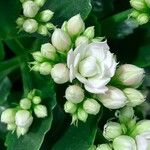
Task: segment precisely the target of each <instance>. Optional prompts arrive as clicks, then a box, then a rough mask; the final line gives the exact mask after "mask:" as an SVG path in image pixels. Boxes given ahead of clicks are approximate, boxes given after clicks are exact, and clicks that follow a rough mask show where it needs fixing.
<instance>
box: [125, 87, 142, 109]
mask: <svg viewBox="0 0 150 150" xmlns="http://www.w3.org/2000/svg"><path fill="white" fill-rule="evenodd" d="M123 92H124V93H125V95H126V97H127V99H128V103H127V105H128V106H131V107H135V106H137V105H140V104H142V103H143V102H144V101H145V97H144V95H143V94H142V93H141V92H140V91H138V90H136V89H133V88H126V89H124V90H123Z"/></svg>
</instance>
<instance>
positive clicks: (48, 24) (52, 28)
mask: <svg viewBox="0 0 150 150" xmlns="http://www.w3.org/2000/svg"><path fill="white" fill-rule="evenodd" d="M45 26H46V28H47V29H48V30H54V29H55V28H56V27H55V26H54V25H53V24H52V23H50V22H49V23H46V24H45Z"/></svg>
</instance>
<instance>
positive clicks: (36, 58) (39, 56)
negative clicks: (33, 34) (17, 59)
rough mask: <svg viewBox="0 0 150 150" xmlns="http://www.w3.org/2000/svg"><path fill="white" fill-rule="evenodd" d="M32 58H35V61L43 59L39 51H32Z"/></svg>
mask: <svg viewBox="0 0 150 150" xmlns="http://www.w3.org/2000/svg"><path fill="white" fill-rule="evenodd" d="M32 56H33V58H34V59H35V61H37V62H42V61H43V60H44V58H43V55H42V54H41V52H38V51H37V52H34V53H32Z"/></svg>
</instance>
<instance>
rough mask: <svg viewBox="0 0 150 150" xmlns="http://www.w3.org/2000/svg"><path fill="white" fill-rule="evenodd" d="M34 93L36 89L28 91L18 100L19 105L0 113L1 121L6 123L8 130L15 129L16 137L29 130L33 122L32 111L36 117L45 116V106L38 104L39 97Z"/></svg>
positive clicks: (13, 130)
mask: <svg viewBox="0 0 150 150" xmlns="http://www.w3.org/2000/svg"><path fill="white" fill-rule="evenodd" d="M36 94H37V92H36V90H33V91H31V92H29V93H28V95H27V97H25V98H23V99H21V100H20V103H19V105H17V106H16V107H15V108H7V109H6V110H4V111H3V112H2V114H1V122H3V123H5V124H7V130H8V131H12V132H15V131H16V133H17V136H18V138H19V137H20V136H21V135H25V134H26V133H27V132H28V131H29V127H30V126H31V124H32V122H33V112H34V114H35V116H36V117H37V118H44V117H46V116H47V108H46V107H45V106H44V105H42V104H40V103H41V98H40V96H38V95H36Z"/></svg>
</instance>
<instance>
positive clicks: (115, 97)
mask: <svg viewBox="0 0 150 150" xmlns="http://www.w3.org/2000/svg"><path fill="white" fill-rule="evenodd" d="M97 98H98V100H99V101H100V102H101V103H102V104H103V105H104V106H105V107H107V108H109V109H119V108H122V107H124V106H125V105H126V103H127V97H126V96H125V94H124V93H123V92H122V91H121V90H120V89H118V88H116V87H113V86H108V91H107V92H106V93H105V94H98V95H97Z"/></svg>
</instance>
